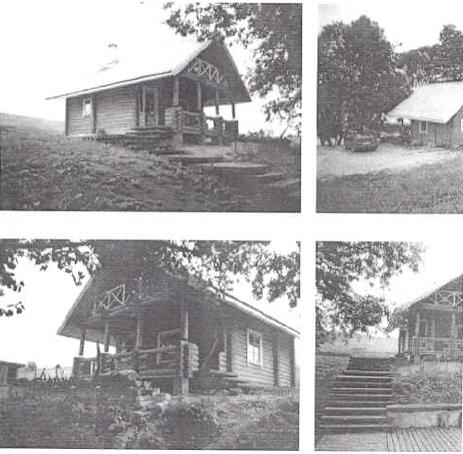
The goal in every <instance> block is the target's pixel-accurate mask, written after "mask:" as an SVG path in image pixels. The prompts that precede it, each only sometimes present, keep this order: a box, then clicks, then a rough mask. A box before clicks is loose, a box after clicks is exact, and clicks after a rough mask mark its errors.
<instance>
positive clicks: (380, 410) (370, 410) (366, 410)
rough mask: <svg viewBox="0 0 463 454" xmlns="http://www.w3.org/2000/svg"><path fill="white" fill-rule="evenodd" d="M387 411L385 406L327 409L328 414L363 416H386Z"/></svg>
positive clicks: (331, 407) (334, 407)
mask: <svg viewBox="0 0 463 454" xmlns="http://www.w3.org/2000/svg"><path fill="white" fill-rule="evenodd" d="M385 411H386V407H385V406H382V407H381V406H380V407H368V406H367V407H360V406H359V407H336V406H330V407H326V408H325V412H326V413H327V414H331V415H333V414H354V415H355V414H361V415H371V414H384V413H385Z"/></svg>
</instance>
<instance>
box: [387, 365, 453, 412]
mask: <svg viewBox="0 0 463 454" xmlns="http://www.w3.org/2000/svg"><path fill="white" fill-rule="evenodd" d="M392 369H393V374H394V380H393V391H394V400H395V403H403V404H419V403H461V401H462V396H461V390H462V364H461V363H456V362H450V363H432V362H424V363H421V364H413V363H410V362H408V361H404V360H396V361H395V363H394V365H393V368H392Z"/></svg>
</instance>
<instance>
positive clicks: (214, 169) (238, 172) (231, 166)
mask: <svg viewBox="0 0 463 454" xmlns="http://www.w3.org/2000/svg"><path fill="white" fill-rule="evenodd" d="M198 167H199V168H201V169H202V170H205V171H208V172H211V173H214V174H216V175H221V176H227V177H230V176H231V177H235V176H243V175H252V176H254V177H255V176H257V175H259V174H262V173H263V172H265V171H266V170H267V169H268V166H267V165H265V164H256V163H253V162H233V161H232V162H219V163H207V164H201V165H199V166H198Z"/></svg>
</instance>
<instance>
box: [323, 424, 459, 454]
mask: <svg viewBox="0 0 463 454" xmlns="http://www.w3.org/2000/svg"><path fill="white" fill-rule="evenodd" d="M461 448H462V446H461V429H460V428H444V427H442V428H441V427H425V428H419V429H415V428H407V429H394V430H391V431H389V432H369V433H355V434H348V433H346V434H327V435H324V436H323V437H322V439H321V440H320V442H319V443H318V444H317V446H316V447H315V450H316V451H389V452H461Z"/></svg>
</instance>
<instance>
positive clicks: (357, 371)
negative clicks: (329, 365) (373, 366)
mask: <svg viewBox="0 0 463 454" xmlns="http://www.w3.org/2000/svg"><path fill="white" fill-rule="evenodd" d="M343 374H348V375H357V376H359V375H367V376H370V377H371V376H375V377H391V378H392V375H391V374H390V372H388V371H376V370H360V369H346V370H345V371H344V372H343Z"/></svg>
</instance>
